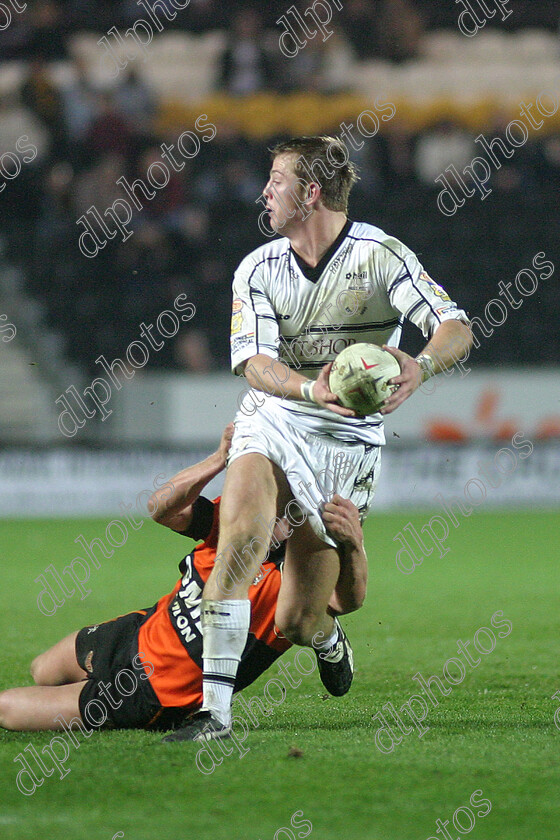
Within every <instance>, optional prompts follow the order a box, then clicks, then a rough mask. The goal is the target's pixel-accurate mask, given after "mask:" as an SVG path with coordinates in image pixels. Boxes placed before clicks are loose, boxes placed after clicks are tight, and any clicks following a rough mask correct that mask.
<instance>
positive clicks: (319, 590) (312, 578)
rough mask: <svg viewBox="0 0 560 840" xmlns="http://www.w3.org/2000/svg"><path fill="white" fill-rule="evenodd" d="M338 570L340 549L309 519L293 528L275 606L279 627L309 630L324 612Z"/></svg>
mask: <svg viewBox="0 0 560 840" xmlns="http://www.w3.org/2000/svg"><path fill="white" fill-rule="evenodd" d="M339 574H340V560H339V556H338V552H337V550H336V549H335V548H332V547H331V546H329V545H327V544H326V543H324V542H323V541H322V540H320V539H319V537H318V536H317V535H316V533H315V531H314V530H313V528H312V527H311V525H310V523H309V522H308V521H306V522H304V523H303V525H301V526H300V527H299V528H296V529H294V532H293V534H292V535H291V536H290V538H289V540H288V543H287V546H286V559H285V561H284V569H283V573H282V584H281V587H280V593H279V595H278V605H277V607H276V624H277V625H278V627H279V629H280V630H281V631H282V632H284V633H285V634H286V635H289V634H290V633H292V634H293V631H295V630H298V631H299V632H300V633H301V632H303V631H309V629H310V628H312V627H313V625H314V624H316V623H317V621H318V620H320V619H321V618H322V617H323V616H324V614H325V612H326V609H327V605H328V603H329V599H330V597H331V595H332V592H333V589H334V587H335V586H336V582H337V580H338V576H339ZM303 635H306V633H305V632H304V633H303Z"/></svg>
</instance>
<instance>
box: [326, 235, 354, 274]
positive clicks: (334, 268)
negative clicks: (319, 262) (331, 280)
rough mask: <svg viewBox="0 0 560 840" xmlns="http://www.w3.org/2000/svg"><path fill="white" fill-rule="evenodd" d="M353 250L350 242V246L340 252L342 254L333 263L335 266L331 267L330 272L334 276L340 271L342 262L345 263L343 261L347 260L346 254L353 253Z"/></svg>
mask: <svg viewBox="0 0 560 840" xmlns="http://www.w3.org/2000/svg"><path fill="white" fill-rule="evenodd" d="M351 250H352V243H351V242H349V243H348V245H347V246H346V247H345V248H344V249H343V250H342V251H341V252H340V254H339V255H338V257H337V258H336V259H335V261H334V262H333V264H332V265H331V267H330V268H329V271H330V272H331V273H332V274H334V273H335V271H338V269H339V268H340V264H341V263H342V261H343V259H344V258H345V256H346V254H347V253H348V252H349V251H351Z"/></svg>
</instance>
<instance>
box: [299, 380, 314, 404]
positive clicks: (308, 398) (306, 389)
mask: <svg viewBox="0 0 560 840" xmlns="http://www.w3.org/2000/svg"><path fill="white" fill-rule="evenodd" d="M314 387H315V380H314V379H306V380H305V382H302V383H301V387H300V390H301V397H302V399H303V400H305V402H312V403H316V402H317V400H316V399H315V397H314V396H313V388H314Z"/></svg>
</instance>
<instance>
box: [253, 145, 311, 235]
mask: <svg viewBox="0 0 560 840" xmlns="http://www.w3.org/2000/svg"><path fill="white" fill-rule="evenodd" d="M296 159H297V158H296V155H294V154H283V155H278V157H276V158H274V161H273V163H272V169H271V170H270V177H269V179H268V182H267V184H266V187H265V188H264V190H263V195H264V197H265V199H266V209H267V210H268V211H269V223H270V226H271V228H272V229H273V230H275V231H276V232H277V233H281V234H282V235H283V236H288V234H289V231H290V228H292V227H293V225H294V223H296V224H297V222H301V220H302V218H304V213H303V211H302V202H301V198H300V195H301V184H300V183H299V182H298V178H297V176H296V174H295V172H294V163H295V162H296Z"/></svg>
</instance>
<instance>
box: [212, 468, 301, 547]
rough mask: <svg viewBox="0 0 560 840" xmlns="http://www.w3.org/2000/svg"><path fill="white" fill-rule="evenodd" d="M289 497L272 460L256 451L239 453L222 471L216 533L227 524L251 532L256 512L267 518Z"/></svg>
mask: <svg viewBox="0 0 560 840" xmlns="http://www.w3.org/2000/svg"><path fill="white" fill-rule="evenodd" d="M290 498H291V494H290V491H289V488H288V482H287V481H286V478H285V476H284V474H283V473H282V471H281V470H280V468H279V467H277V466H276V464H274V463H273V462H272V461H271V460H270V459H269V458H266V457H265V456H264V455H261V454H260V453H258V452H250V453H248V454H247V455H241V456H240V457H239V458H237V459H236V460H235V461H233V463H231V464H230V465H229V467H228V470H227V473H226V480H225V483H224V492H223V495H222V501H221V503H220V536H221V537H222V535H223V533H224V529H226V530H227V529H230V528H231V529H232V530H235V531H240V530H244V531H247V532H249V533H252V532H253V531H254V529H255V526H256V525H255V523H258V522H259V521H260V519H259V517H260V516H262V517H264V518H265V520H266V521H268V520H269V519H271V518H273V517H274V516H275V515H276V513H277V511H280V510H284V509H285V506H286V504H287V503H288V501H289V499H290ZM222 541H223V539H222Z"/></svg>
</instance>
